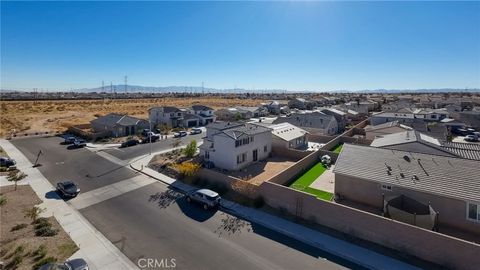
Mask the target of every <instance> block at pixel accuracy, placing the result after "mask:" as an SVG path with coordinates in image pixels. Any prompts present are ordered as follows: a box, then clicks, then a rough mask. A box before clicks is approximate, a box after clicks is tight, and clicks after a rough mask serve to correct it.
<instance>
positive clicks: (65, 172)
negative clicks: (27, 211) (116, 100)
mask: <svg viewBox="0 0 480 270" xmlns="http://www.w3.org/2000/svg"><path fill="white" fill-rule="evenodd" d="M61 142H63V139H62V138H60V137H43V138H42V137H35V138H24V139H15V140H12V141H11V143H12V144H13V145H15V147H17V148H18V149H19V150H20V151H21V152H22V153H23V154H24V155H25V156H26V157H27V158H28V160H29V161H30V162H31V163H32V164H33V163H35V159H36V158H37V154H38V152H39V150H41V151H42V152H43V155H41V156H40V158H39V163H40V164H41V166H39V167H38V169H39V170H40V172H41V173H42V174H43V175H44V176H45V177H46V178H47V179H48V181H49V182H50V183H52V184H53V185H54V186H55V185H56V183H57V182H59V181H61V180H65V179H68V180H72V181H74V182H75V183H76V184H77V185H78V186H79V187H80V189H81V190H82V192H85V191H89V190H93V189H97V188H100V187H103V186H106V185H110V184H113V183H115V182H119V181H122V180H125V179H129V178H132V177H135V176H136V175H138V173H137V172H134V171H132V170H130V169H129V168H125V167H123V166H120V165H118V164H115V163H113V162H111V161H108V160H106V159H105V158H103V157H100V156H99V155H97V154H95V153H93V152H91V151H89V150H87V149H85V148H80V149H72V150H69V149H67V146H66V145H62V144H61Z"/></svg>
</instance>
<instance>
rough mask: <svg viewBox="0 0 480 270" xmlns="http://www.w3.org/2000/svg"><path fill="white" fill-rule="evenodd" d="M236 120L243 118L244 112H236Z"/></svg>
mask: <svg viewBox="0 0 480 270" xmlns="http://www.w3.org/2000/svg"><path fill="white" fill-rule="evenodd" d="M235 120H236V121H240V120H243V116H242V114H241V113H239V112H237V113H236V114H235Z"/></svg>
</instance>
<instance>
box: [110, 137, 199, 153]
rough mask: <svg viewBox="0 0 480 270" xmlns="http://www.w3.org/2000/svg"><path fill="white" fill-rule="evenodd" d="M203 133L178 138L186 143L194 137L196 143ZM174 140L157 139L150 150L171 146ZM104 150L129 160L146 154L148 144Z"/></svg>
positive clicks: (164, 148)
mask: <svg viewBox="0 0 480 270" xmlns="http://www.w3.org/2000/svg"><path fill="white" fill-rule="evenodd" d="M205 135H206V134H205V132H203V133H201V134H196V135H187V136H185V137H181V138H180V140H181V143H182V145H185V144H188V143H190V142H191V141H192V140H194V139H195V140H196V141H197V143H198V142H200V141H202V138H203V137H205ZM175 140H177V139H174V138H169V139H167V140H159V141H157V142H154V143H152V146H151V147H152V152H158V151H163V150H167V149H169V148H172V143H173V142H174V141H175ZM105 152H107V153H109V154H110V155H112V156H115V157H116V158H119V159H121V160H130V159H133V158H136V157H139V156H143V155H146V154H148V153H149V152H150V144H148V143H146V144H138V145H135V146H131V147H126V148H113V149H108V150H105Z"/></svg>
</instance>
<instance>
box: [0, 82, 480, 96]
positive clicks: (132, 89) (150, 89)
mask: <svg viewBox="0 0 480 270" xmlns="http://www.w3.org/2000/svg"><path fill="white" fill-rule="evenodd" d="M0 91H1V92H4V93H5V92H31V91H32V90H23V91H22V90H20V91H19V90H10V89H0ZM38 91H39V92H46V91H42V90H41V89H39V90H38ZM48 92H79V93H91V92H97V93H100V92H106V93H113V92H116V93H125V92H128V93H169V92H171V93H277V94H279V93H315V92H317V93H318V92H330V93H352V92H355V93H447V92H480V89H479V88H468V89H465V88H462V89H460V88H440V89H374V90H370V89H365V90H318V91H292V90H282V89H254V90H252V89H244V88H236V89H217V88H207V87H205V88H202V87H200V86H141V85H127V86H126V87H125V85H120V84H117V85H112V86H110V85H108V86H104V87H103V88H102V87H95V88H82V89H74V90H71V91H68V90H67V91H62V90H58V91H53V90H49V91H48Z"/></svg>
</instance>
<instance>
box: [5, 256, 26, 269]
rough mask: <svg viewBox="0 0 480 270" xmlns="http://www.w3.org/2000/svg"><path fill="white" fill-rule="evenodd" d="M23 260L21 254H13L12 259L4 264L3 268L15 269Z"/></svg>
mask: <svg viewBox="0 0 480 270" xmlns="http://www.w3.org/2000/svg"><path fill="white" fill-rule="evenodd" d="M22 261H23V256H22V255H20V254H17V255H15V256H13V259H12V260H11V261H10V262H9V263H8V264H7V265H6V266H5V269H17V266H18V265H19V264H21V263H22Z"/></svg>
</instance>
